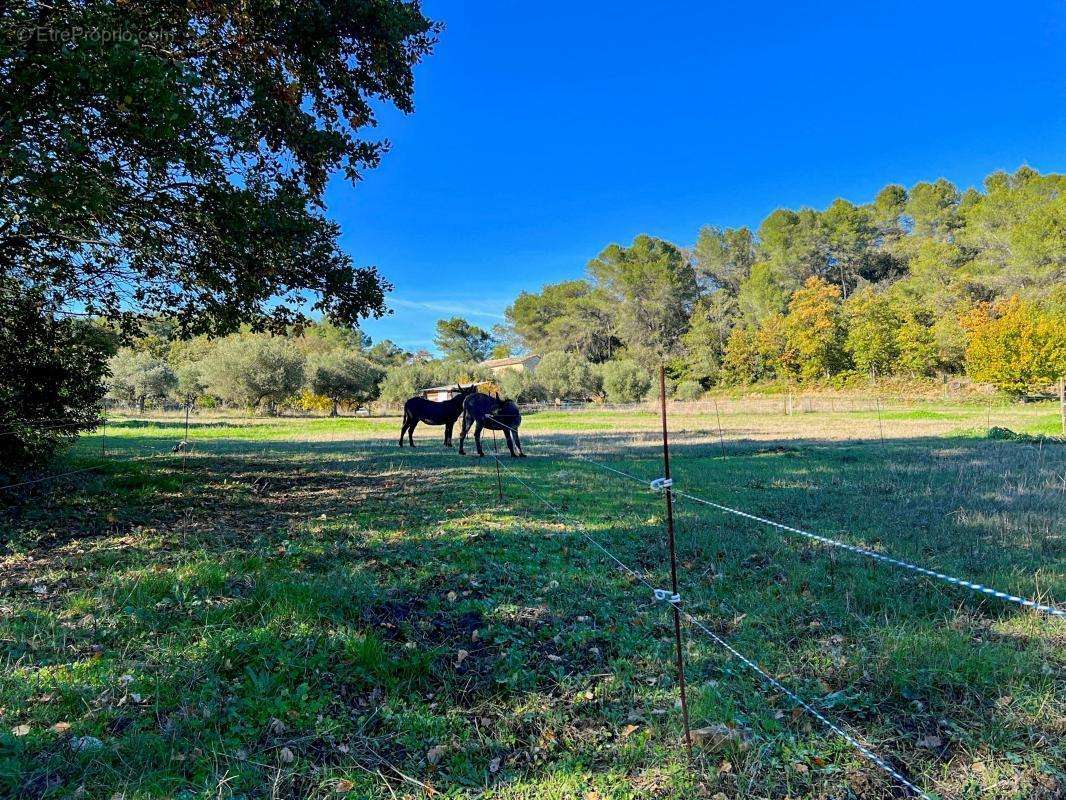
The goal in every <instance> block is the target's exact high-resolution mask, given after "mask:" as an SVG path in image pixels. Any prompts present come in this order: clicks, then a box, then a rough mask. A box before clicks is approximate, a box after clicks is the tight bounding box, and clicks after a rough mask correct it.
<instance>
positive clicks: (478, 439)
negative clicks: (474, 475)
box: [474, 420, 485, 458]
mask: <svg viewBox="0 0 1066 800" xmlns="http://www.w3.org/2000/svg"><path fill="white" fill-rule="evenodd" d="M484 427H485V423H483V422H482V421H481V420H478V421H477V425H476V426H474V444H476V445H477V454H478V457H480V458H484V457H485V451H484V450H482V449H481V431H482V430H483V429H484Z"/></svg>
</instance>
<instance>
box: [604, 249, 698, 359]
mask: <svg viewBox="0 0 1066 800" xmlns="http://www.w3.org/2000/svg"><path fill="white" fill-rule="evenodd" d="M588 270H589V274H590V275H591V276H592V277H593V278H594V279H595V280H596V282H597V284H598V285H599V286H600V287H602V289H603V290H604V291H605V292H606V294H607V296H608V297H610V298H611V300H612V301H613V302H614V303H615V315H616V316H615V318H616V320H617V329H618V333H619V335H620V337H621V338H622V339H623V340H624V341H625V342H626V345H627V347H628V349H629V351H630V353H632V354H634V355H636V356H638V357H639V358H640V359H641V360H643V361H644V363H646V364H651V363H658V362H660V361H662V360H664V359H665V358H666V357H667V356H668V355H671V354H673V353H676V352H677V351H678V350H679V348H680V339H681V336H682V335H683V334H684V332H685V330H686V329H687V328H688V320H689V317H690V315H691V314H692V307H693V304H694V303H695V302H696V299H697V298H698V296H699V287H698V284H697V281H696V270H695V269H694V268H693V266H692V263H691V262H690V261H689V259H688V258H687V257H686V255H685V254H684V253H683V252H682V251H681V250H680V249H679V248H678V247H676V246H675V245H673V244H670V243H669V242H666V241H663V240H662V239H656V238H654V237H652V236H643V235H642V236H638V237H637V238H636V239H634V240H633V244H632V245H631V246H630V247H622V246H620V245H616V244H612V245H611V246H609V247H607V248H606V249H605V250H603V252H601V253H600V254H599V255H598V256H597V257H596V258H594V259H593V260H592V261H590V262H589V265H588Z"/></svg>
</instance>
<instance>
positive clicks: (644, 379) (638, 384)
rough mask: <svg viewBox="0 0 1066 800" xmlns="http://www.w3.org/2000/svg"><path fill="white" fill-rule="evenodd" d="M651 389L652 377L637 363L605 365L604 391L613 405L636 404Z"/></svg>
mask: <svg viewBox="0 0 1066 800" xmlns="http://www.w3.org/2000/svg"><path fill="white" fill-rule="evenodd" d="M650 389H651V376H650V375H649V374H648V371H647V370H646V369H644V368H643V367H641V366H640V365H639V364H638V363H637V362H636V361H630V360H628V359H627V360H625V361H608V362H607V363H605V364H604V365H603V390H604V392H605V393H606V394H607V400H608V401H609V402H612V403H634V402H636V401H637V400H641V399H643V398H644V397H645V396H646V395H647V394H648V391H649V390H650Z"/></svg>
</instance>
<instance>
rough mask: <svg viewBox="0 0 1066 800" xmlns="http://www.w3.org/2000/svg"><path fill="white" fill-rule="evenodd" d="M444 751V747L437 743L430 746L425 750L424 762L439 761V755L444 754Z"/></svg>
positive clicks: (433, 762)
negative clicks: (434, 745)
mask: <svg viewBox="0 0 1066 800" xmlns="http://www.w3.org/2000/svg"><path fill="white" fill-rule="evenodd" d="M444 751H445V748H444V746H443V745H439V744H438V745H437V746H436V747H431V748H430V749H429V750H428V751H427V752H426V763H429V764H436V763H437V762H438V761H440V759H441V756H443V755H444Z"/></svg>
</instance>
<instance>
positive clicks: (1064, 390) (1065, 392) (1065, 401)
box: [1059, 378, 1066, 434]
mask: <svg viewBox="0 0 1066 800" xmlns="http://www.w3.org/2000/svg"><path fill="white" fill-rule="evenodd" d="M1059 421H1060V422H1061V423H1062V432H1063V433H1064V434H1066V378H1059Z"/></svg>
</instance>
